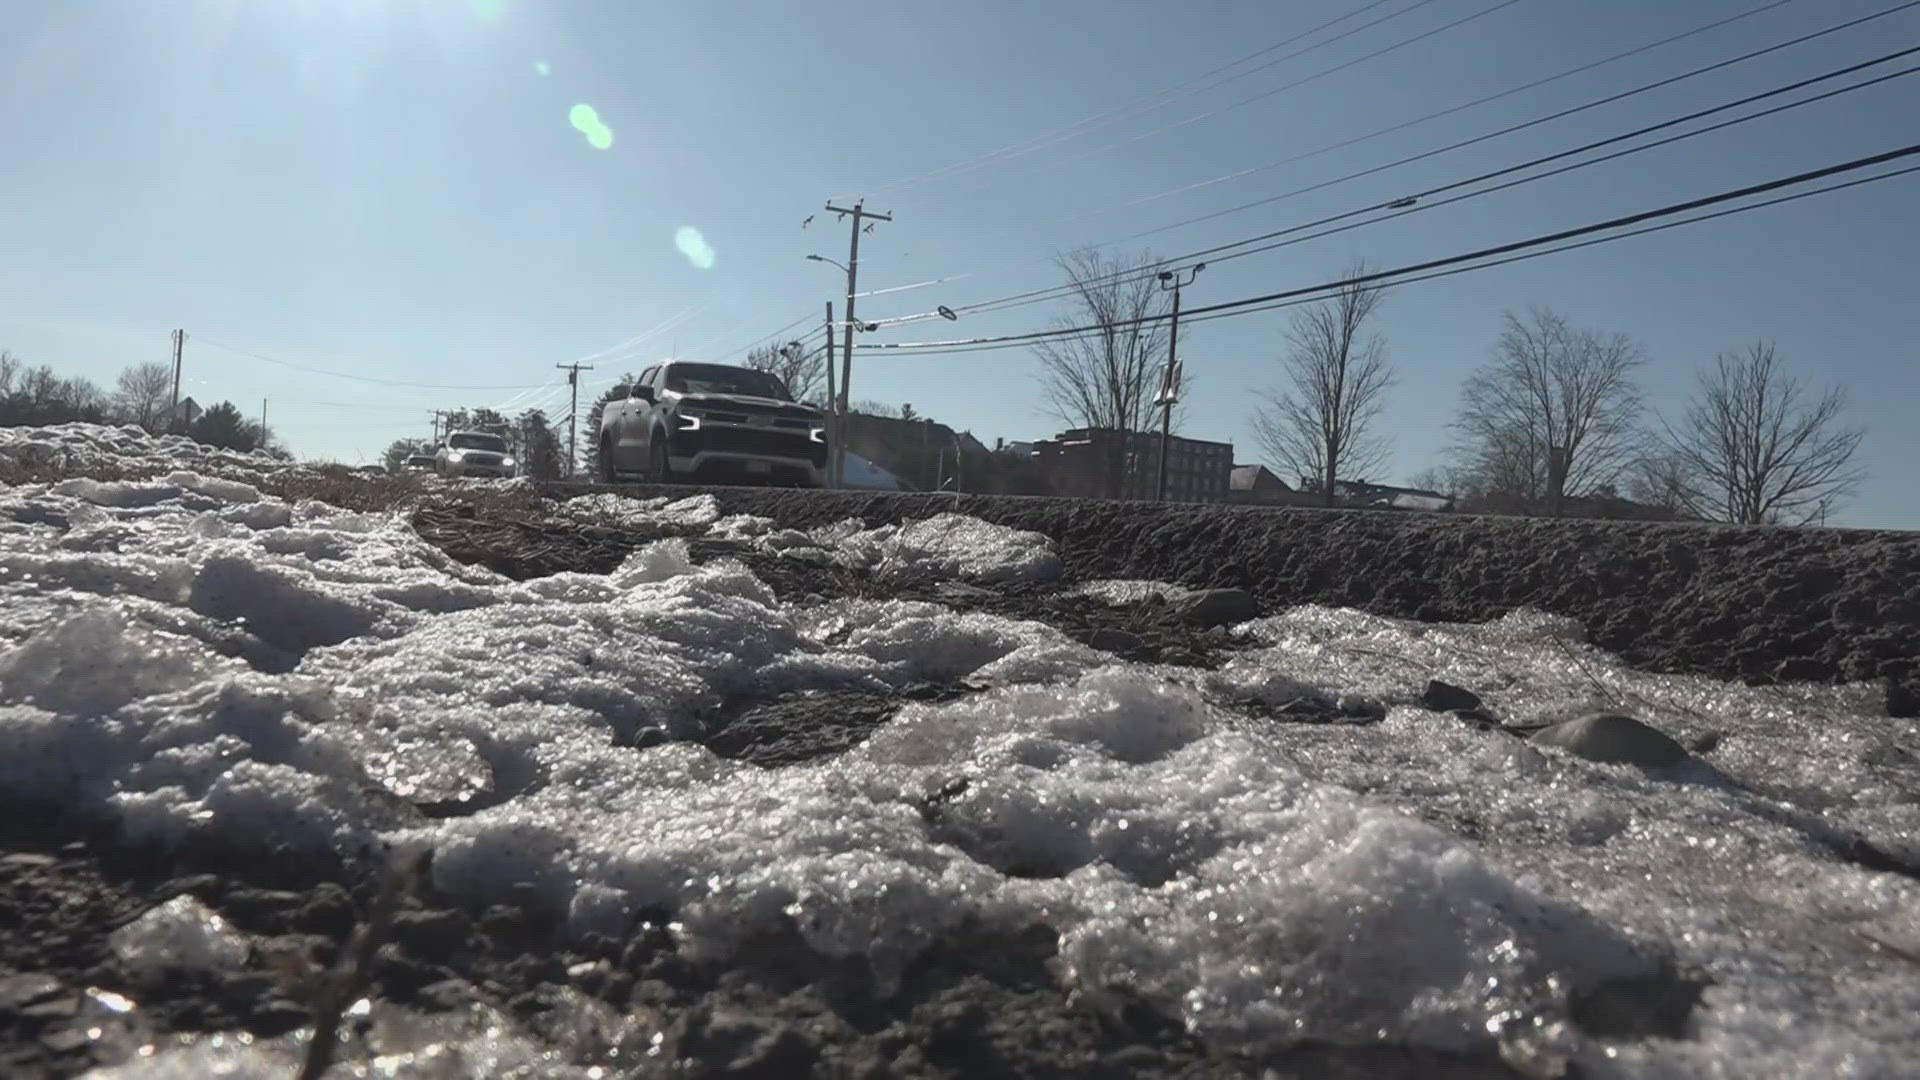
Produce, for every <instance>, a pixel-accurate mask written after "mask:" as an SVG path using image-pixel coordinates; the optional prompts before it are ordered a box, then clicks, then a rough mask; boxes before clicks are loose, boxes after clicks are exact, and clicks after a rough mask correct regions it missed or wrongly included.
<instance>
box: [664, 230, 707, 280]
mask: <svg viewBox="0 0 1920 1080" xmlns="http://www.w3.org/2000/svg"><path fill="white" fill-rule="evenodd" d="M673 246H674V247H677V248H679V249H680V254H682V255H685V256H686V257H687V261H688V262H690V263H692V264H693V265H694V266H695V267H696V268H697V269H700V270H711V269H713V245H712V244H709V243H707V238H706V237H704V236H701V235H700V230H699V229H696V228H694V227H693V226H691V225H682V226H680V228H679V229H678V230H676V231H675V232H674V234H673Z"/></svg>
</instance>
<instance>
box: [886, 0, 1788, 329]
mask: <svg viewBox="0 0 1920 1080" xmlns="http://www.w3.org/2000/svg"><path fill="white" fill-rule="evenodd" d="M1795 2H1797V0H1772V2H1771V3H1767V4H1762V5H1761V6H1759V7H1754V8H1748V9H1747V10H1745V11H1741V12H1736V13H1735V14H1733V15H1729V16H1727V17H1725V18H1722V19H1715V20H1714V21H1712V22H1709V23H1702V24H1701V25H1699V26H1695V27H1693V28H1691V29H1688V30H1682V31H1681V32H1679V33H1677V34H1669V35H1668V36H1666V37H1663V38H1660V39H1658V40H1655V41H1649V42H1647V43H1645V44H1643V45H1636V46H1635V47H1633V48H1631V49H1627V50H1625V51H1624V52H1617V53H1614V54H1613V55H1611V56H1605V57H1602V58H1600V59H1598V60H1592V61H1589V62H1587V63H1584V64H1580V65H1578V66H1577V67H1571V68H1568V69H1566V70H1564V71H1560V72H1556V73H1554V74H1552V75H1548V76H1545V77H1544V78H1539V79H1535V80H1533V81H1532V82H1528V83H1522V84H1521V85H1519V86H1514V87H1509V88H1508V89H1505V90H1501V91H1499V92H1497V93H1493V94H1488V95H1487V96H1485V97H1481V98H1475V99H1474V100H1472V101H1466V102H1462V103H1460V104H1458V105H1453V106H1449V107H1448V108H1445V109H1441V110H1439V111H1437V112H1431V113H1427V114H1426V115H1425V116H1417V117H1414V118H1413V119H1411V120H1403V121H1401V122H1399V123H1397V124H1392V125H1389V126H1387V127H1383V128H1378V129H1376V130H1374V131H1370V132H1368V133H1366V134H1365V135H1356V136H1353V137H1352V138H1349V139H1344V140H1342V141H1340V142H1336V143H1329V144H1328V145H1326V146H1322V147H1319V148H1318V149H1314V150H1308V151H1305V152H1304V153H1299V154H1295V155H1293V156H1292V157H1287V158H1282V159H1280V160H1279V161H1271V162H1268V163H1267V164H1265V165H1255V166H1252V167H1250V168H1245V169H1239V170H1236V171H1234V172H1230V173H1225V174H1222V175H1220V176H1216V177H1213V178H1211V179H1207V180H1200V181H1195V182H1193V183H1189V184H1184V185H1182V186H1180V187H1176V188H1169V189H1168V190H1166V191H1161V192H1157V193H1155V194H1152V195H1143V196H1141V197H1139V198H1137V199H1132V200H1130V201H1128V202H1124V203H1119V204H1116V205H1113V206H1107V207H1103V208H1101V209H1097V210H1085V211H1081V212H1079V213H1076V214H1069V215H1067V216H1065V217H1063V218H1061V219H1059V220H1061V221H1075V220H1079V219H1081V218H1086V217H1091V216H1094V215H1096V214H1103V213H1110V212H1112V211H1114V210H1124V209H1126V208H1128V207H1131V206H1138V205H1141V204H1143V203H1148V202H1154V201H1157V200H1159V199H1164V198H1167V197H1169V196H1172V195H1180V194H1184V193H1186V192H1188V191H1195V190H1198V189H1200V188H1204V187H1210V186H1212V185H1214V184H1218V183H1224V182H1226V181H1230V180H1238V179H1240V178H1242V177H1245V176H1251V175H1254V174H1255V173H1261V172H1265V171H1267V170H1269V169H1275V168H1279V167H1280V166H1282V165H1291V164H1294V163H1296V162H1300V161H1305V160H1307V159H1308V158H1313V157H1317V156H1319V155H1321V154H1325V153H1329V152H1331V151H1334V150H1344V149H1346V148H1347V147H1349V146H1356V145H1358V144H1360V143H1363V142H1368V141H1370V140H1373V139H1377V138H1379V137H1380V136H1382V135H1391V134H1393V133H1395V132H1398V131H1404V130H1406V129H1407V128H1410V127H1415V126H1417V125H1420V124H1424V123H1427V122H1430V121H1433V120H1438V119H1440V118H1442V117H1445V116H1451V115H1453V114H1455V113H1459V112H1465V111H1466V110H1468V109H1472V108H1477V107H1479V106H1481V105H1485V104H1487V103H1489V102H1493V101H1499V100H1500V99H1502V98H1507V97H1512V96H1513V95H1515V94H1520V93H1525V92H1526V91H1528V90H1534V89H1538V88H1539V87H1542V86H1546V85H1547V84H1549V83H1554V82H1558V81H1560V80H1561V79H1566V78H1571V77H1572V76H1574V75H1579V74H1582V73H1585V72H1588V71H1593V70H1595V69H1597V68H1601V67H1605V66H1606V65H1608V64H1612V63H1617V62H1619V61H1621V60H1626V59H1629V58H1631V57H1635V56H1639V55H1640V54H1642V53H1646V52H1651V51H1653V50H1654V49H1658V48H1663V47H1665V46H1667V45H1672V44H1674V43H1675V42H1679V41H1684V40H1686V39H1687V38H1691V37H1697V36H1698V35H1700V34H1704V33H1707V32H1708V31H1711V30H1718V29H1719V28H1721V27H1723V26H1726V25H1729V24H1731V23H1736V22H1739V21H1740V20H1742V19H1750V18H1752V17H1754V16H1756V15H1760V14H1763V13H1765V12H1768V11H1772V10H1773V9H1775V8H1779V7H1785V6H1786V5H1788V4H1791V3H1795ZM995 235H996V236H998V235H1005V234H1002V233H996V234H995ZM973 276H974V274H973V273H971V272H969V273H964V274H954V275H950V276H948V277H943V278H934V279H931V280H928V281H922V282H915V283H913V284H911V285H897V286H894V287H892V288H890V289H875V290H872V291H871V292H869V293H866V294H865V295H868V296H874V295H879V294H880V293H885V292H903V291H905V290H908V289H916V288H924V287H926V286H929V285H937V284H942V283H944V282H948V281H958V280H960V279H962V278H968V277H973Z"/></svg>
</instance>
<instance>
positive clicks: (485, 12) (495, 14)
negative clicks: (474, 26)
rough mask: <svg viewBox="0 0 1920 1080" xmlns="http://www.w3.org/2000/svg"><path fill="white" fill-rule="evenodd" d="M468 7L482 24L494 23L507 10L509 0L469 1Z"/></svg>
mask: <svg viewBox="0 0 1920 1080" xmlns="http://www.w3.org/2000/svg"><path fill="white" fill-rule="evenodd" d="M467 7H468V8H470V9H472V11H473V13H474V14H475V15H478V16H479V17H480V20H481V21H482V22H492V21H493V20H495V19H497V18H499V17H500V15H501V13H502V12H504V11H506V10H507V0H467Z"/></svg>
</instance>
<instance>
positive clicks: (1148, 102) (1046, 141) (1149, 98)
mask: <svg viewBox="0 0 1920 1080" xmlns="http://www.w3.org/2000/svg"><path fill="white" fill-rule="evenodd" d="M1387 2H1388V0H1371V2H1370V3H1367V4H1365V5H1363V6H1361V7H1360V8H1358V9H1356V10H1354V11H1350V12H1348V13H1347V14H1345V15H1341V16H1338V17H1336V18H1332V19H1329V20H1327V21H1326V22H1323V23H1320V24H1319V25H1317V26H1314V27H1312V28H1311V29H1308V30H1303V31H1300V32H1299V33H1297V34H1294V35H1292V36H1291V37H1287V38H1283V39H1282V40H1280V41H1277V42H1274V43H1273V44H1271V45H1267V46H1265V47H1263V48H1261V49H1258V50H1255V51H1254V52H1251V53H1249V54H1247V55H1246V56H1243V57H1240V58H1239V59H1237V60H1232V61H1229V62H1227V63H1225V64H1221V65H1220V66H1218V67H1215V68H1213V69H1212V70H1209V71H1204V72H1202V73H1200V74H1199V75H1196V76H1194V77H1193V78H1191V79H1188V80H1186V81H1185V82H1181V83H1177V84H1175V85H1173V86H1170V87H1165V88H1163V89H1160V90H1157V91H1155V92H1153V93H1151V94H1146V95H1144V96H1142V97H1138V98H1135V99H1133V100H1132V101H1129V102H1126V103H1125V104H1122V105H1120V106H1117V107H1115V108H1112V109H1109V110H1107V111H1106V112H1102V113H1096V114H1094V115H1093V116H1089V117H1084V118H1082V119H1080V120H1076V121H1074V122H1073V123H1070V124H1066V125H1064V126H1062V127H1058V128H1054V129H1052V130H1051V131H1043V132H1041V133H1040V134H1038V135H1032V136H1028V137H1027V138H1025V139H1021V140H1019V141H1017V142H1012V143H1008V144H1007V145H1005V146H1002V147H1000V148H999V149H996V150H990V151H988V152H986V153H984V154H978V155H975V156H974V157H971V158H966V159H963V160H961V161H957V162H952V163H950V164H947V165H943V166H941V167H939V168H937V169H932V170H929V171H927V172H924V173H919V174H917V175H914V176H910V177H904V178H902V179H898V180H890V181H888V182H886V183H884V184H880V185H878V186H877V187H872V188H869V189H867V191H868V195H869V196H871V195H877V194H881V193H883V192H887V191H893V190H897V189H899V188H902V187H911V186H914V185H916V184H921V183H925V182H927V181H929V180H933V179H937V178H939V177H941V176H944V175H947V174H949V173H954V172H966V171H971V170H972V169H973V168H976V167H979V166H981V165H984V164H989V163H991V162H992V161H994V160H997V159H1000V158H1004V157H1009V156H1019V155H1020V154H1022V153H1028V152H1031V151H1032V150H1034V149H1040V148H1043V147H1045V146H1048V145H1053V144H1054V143H1057V142H1062V141H1065V140H1066V139H1068V138H1072V137H1073V136H1074V135H1077V134H1080V133H1082V132H1083V131H1089V130H1092V129H1093V128H1095V127H1098V126H1100V125H1101V124H1104V123H1107V122H1109V121H1111V120H1116V119H1119V118H1120V117H1122V116H1127V115H1131V114H1132V113H1136V112H1141V111H1144V110H1148V109H1153V108H1158V107H1160V106H1161V105H1165V104H1170V103H1171V102H1172V101H1176V100H1178V99H1179V97H1185V96H1189V94H1190V93H1199V92H1202V91H1205V90H1210V89H1213V87H1215V86H1219V85H1222V84H1221V83H1218V82H1216V83H1211V84H1209V85H1207V86H1202V87H1197V89H1191V90H1190V89H1189V88H1194V87H1196V86H1197V84H1199V83H1202V82H1205V81H1206V80H1207V79H1210V78H1212V77H1213V76H1215V75H1218V74H1221V73H1222V72H1225V71H1229V70H1231V69H1233V68H1236V67H1239V66H1240V65H1241V64H1245V63H1248V62H1250V61H1253V60H1257V59H1259V58H1260V57H1262V56H1265V55H1267V54H1269V53H1272V52H1274V51H1275V50H1278V49H1284V48H1286V47H1287V46H1288V45H1292V44H1293V43H1295V42H1297V41H1303V40H1305V39H1307V38H1309V37H1312V36H1313V35H1315V34H1317V33H1319V32H1320V31H1322V30H1328V29H1331V28H1333V27H1334V26H1337V25H1339V24H1340V23H1343V22H1346V21H1347V20H1348V19H1352V18H1356V17H1358V16H1360V15H1364V14H1366V13H1367V12H1369V11H1372V10H1373V9H1374V8H1377V7H1379V6H1381V5H1382V4H1385V3H1387ZM1426 2H1431V0H1422V3H1426ZM1420 6H1422V5H1421V4H1415V5H1414V7H1420ZM1411 10H1413V8H1408V9H1406V10H1405V11H1402V12H1398V13H1396V14H1405V13H1406V11H1411ZM1391 17H1393V16H1389V18H1391ZM1372 25H1375V24H1374V23H1369V24H1368V26H1372ZM1360 29H1366V27H1361V28H1360ZM1342 36H1345V35H1342ZM1337 40H1339V38H1333V39H1330V40H1329V41H1326V42H1321V43H1320V44H1321V45H1327V44H1331V43H1332V41H1337ZM1315 47H1319V46H1315ZM1296 55H1297V54H1296ZM1290 58H1291V57H1288V59H1290ZM1266 66H1270V65H1263V66H1262V68H1256V69H1252V70H1250V71H1248V72H1246V73H1245V74H1252V71H1253V70H1263V69H1264V68H1265V67H1266ZM1181 91H1188V93H1180V92H1181ZM1169 95H1177V96H1169ZM845 197H846V198H849V199H851V198H856V197H857V196H854V195H847V196H845Z"/></svg>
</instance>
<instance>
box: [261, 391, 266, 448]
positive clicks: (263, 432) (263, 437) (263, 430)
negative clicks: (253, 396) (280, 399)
mask: <svg viewBox="0 0 1920 1080" xmlns="http://www.w3.org/2000/svg"><path fill="white" fill-rule="evenodd" d="M266 443H267V399H266V398H261V399H260V445H261V446H262V447H264V446H266Z"/></svg>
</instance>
